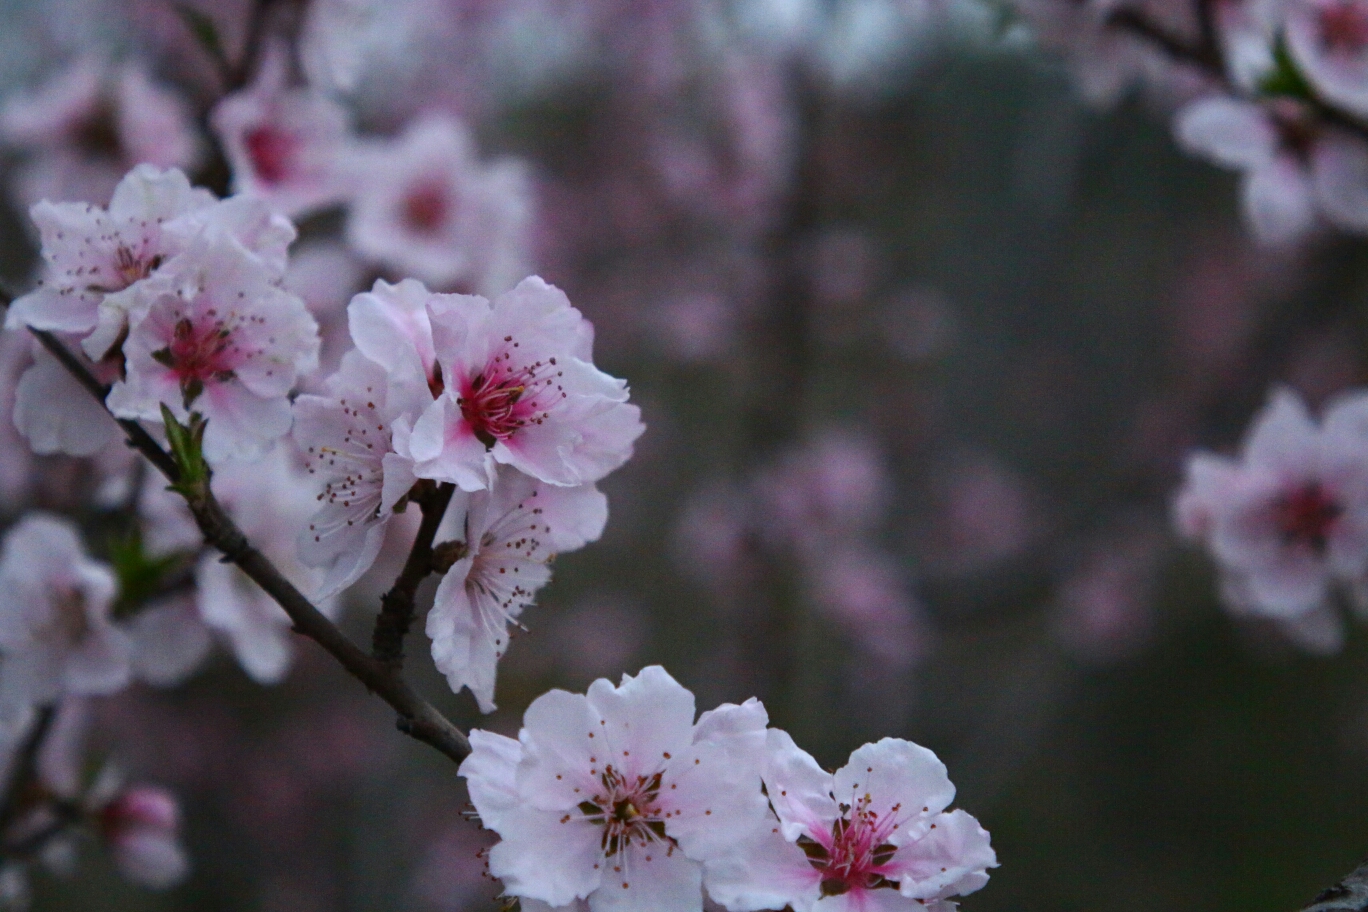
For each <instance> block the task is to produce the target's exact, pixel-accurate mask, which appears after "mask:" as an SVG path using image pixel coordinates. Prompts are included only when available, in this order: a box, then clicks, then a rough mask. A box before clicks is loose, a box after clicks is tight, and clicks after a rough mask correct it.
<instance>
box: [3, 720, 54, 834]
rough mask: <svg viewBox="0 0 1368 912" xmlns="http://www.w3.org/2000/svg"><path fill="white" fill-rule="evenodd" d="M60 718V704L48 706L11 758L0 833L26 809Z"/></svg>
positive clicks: (30, 727)
mask: <svg viewBox="0 0 1368 912" xmlns="http://www.w3.org/2000/svg"><path fill="white" fill-rule="evenodd" d="M56 718H57V707H56V706H44V707H42V708H40V709H39V710H38V715H37V717H36V718H35V719H34V720H33V723H32V724H31V725H30V726H29V730H28V731H27V732H26V733H25V734H24V740H23V742H22V743H21V744H20V745H19V748H18V750H16V751H15V752H14V758H13V759H12V760H11V761H10V771H9V780H8V781H7V782H6V783H5V792H4V796H3V798H0V833H3V832H4V831H5V830H6V829H8V828H9V827H10V825H11V824H13V823H14V822H15V820H17V819H18V818H19V815H20V813H22V812H23V811H24V809H25V808H24V804H25V798H26V797H27V796H28V793H29V791H30V790H31V789H32V788H33V784H34V782H35V781H36V780H37V779H38V754H39V752H41V751H42V749H43V742H44V741H45V740H47V736H48V732H50V731H52V723H53V721H54V720H55V719H56Z"/></svg>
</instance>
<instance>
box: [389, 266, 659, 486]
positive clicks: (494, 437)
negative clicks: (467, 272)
mask: <svg viewBox="0 0 1368 912" xmlns="http://www.w3.org/2000/svg"><path fill="white" fill-rule="evenodd" d="M428 315H429V317H430V319H431V324H432V338H433V343H434V347H435V350H436V357H437V363H438V365H439V366H440V367H441V382H442V391H441V394H440V395H439V396H438V397H437V400H436V401H435V402H434V403H433V404H432V405H431V406H430V407H429V408H428V409H427V410H426V411H425V412H424V413H423V415H422V417H421V418H419V419H418V421H417V422H416V423H415V424H414V426H413V433H412V435H411V437H410V438H409V441H408V451H409V455H410V456H411V457H412V458H413V460H414V463H415V469H414V470H415V472H416V474H417V475H418V476H419V477H420V478H434V479H437V480H439V481H450V482H454V483H455V484H457V485H458V486H460V487H461V488H462V489H464V490H467V491H477V490H480V489H481V488H485V487H488V486H489V485H490V483H491V482H492V480H493V472H494V466H495V464H496V463H501V464H504V465H509V466H512V467H513V468H515V469H517V470H518V471H520V472H524V473H526V474H528V475H531V476H532V477H533V478H536V479H538V480H540V481H544V482H547V483H548V484H555V485H567V486H575V485H582V484H591V483H593V482H595V481H598V480H599V479H600V478H602V477H603V476H605V475H607V474H608V473H609V472H611V471H613V470H614V469H616V468H617V467H618V466H620V465H622V464H623V463H624V462H626V461H627V459H628V458H629V457H630V456H631V455H632V443H633V442H634V441H635V440H636V438H637V437H638V436H639V435H640V434H641V432H642V431H643V430H644V429H645V427H644V425H642V423H641V418H640V414H641V412H640V409H638V408H637V407H636V406H634V405H629V404H628V402H627V384H626V383H625V382H624V381H622V380H618V379H615V378H613V377H610V376H608V375H607V374H605V373H603V372H602V371H600V370H599V369H598V368H596V367H595V366H594V365H593V362H592V358H593V328H592V327H591V326H590V324H589V322H588V321H587V320H585V319H584V317H583V316H581V314H580V312H579V311H578V310H576V309H575V308H574V307H572V306H571V304H570V301H569V300H567V299H566V297H565V294H564V293H563V292H562V291H561V290H560V289H558V288H555V287H554V286H551V285H548V284H546V283H545V282H543V281H542V280H541V279H539V278H536V277H532V278H529V279H524V280H523V281H522V282H520V283H519V284H518V286H517V287H516V288H514V289H513V290H512V291H510V292H508V293H506V294H503V295H500V296H499V297H497V298H495V299H494V301H493V302H490V301H488V300H486V299H484V298H481V297H478V296H475V295H433V296H432V299H431V301H430V302H429V304H428Z"/></svg>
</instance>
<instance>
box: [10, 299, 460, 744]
mask: <svg viewBox="0 0 1368 912" xmlns="http://www.w3.org/2000/svg"><path fill="white" fill-rule="evenodd" d="M9 302H10V296H9V295H8V294H7V293H5V292H3V291H0V304H3V305H8V304H9ZM30 331H31V332H33V334H34V335H35V336H36V337H38V340H39V341H40V342H42V343H43V346H44V347H45V348H47V349H48V350H49V351H51V352H52V353H53V355H54V356H56V357H57V360H58V361H60V362H61V363H62V365H63V366H64V367H65V368H66V369H67V370H68V371H69V372H71V374H72V375H73V376H74V377H76V379H77V380H79V381H80V383H81V385H82V386H84V387H85V388H86V389H87V390H88V391H89V392H90V394H91V395H92V396H94V397H95V398H96V399H98V400H99V401H100V403H101V404H102V405H103V404H104V399H105V396H106V395H107V394H108V392H109V390H108V388H107V387H106V386H105V385H104V384H102V383H100V381H99V380H97V379H96V378H95V376H94V375H93V374H91V373H90V371H89V370H88V369H87V368H86V366H85V365H84V364H82V363H81V361H80V359H79V358H77V357H76V356H75V355H74V354H72V353H71V352H70V351H69V350H68V349H67V348H66V346H65V345H63V344H62V342H61V340H59V339H57V338H56V337H55V336H53V335H52V334H51V333H44V332H41V331H37V330H30ZM115 420H117V421H118V423H119V426H120V427H121V428H123V430H124V432H125V433H126V434H127V435H128V437H127V440H128V445H129V446H131V447H133V448H134V449H136V450H137V451H138V452H140V453H142V454H143V455H144V456H146V457H147V459H148V460H149V461H150V462H151V463H152V464H153V465H154V466H156V467H157V469H158V471H160V472H161V473H162V475H164V476H165V477H166V480H167V481H169V482H171V483H172V484H173V485H177V486H178V490H179V491H180V493H181V494H182V495H183V496H184V497H185V502H186V505H187V506H189V508H190V512H191V514H192V515H193V516H194V517H195V523H196V524H197V525H198V526H199V529H200V532H201V533H202V534H203V535H204V540H205V541H206V542H208V543H209V544H210V545H212V546H214V547H215V548H217V549H218V550H219V551H221V552H222V553H223V560H224V561H225V562H227V563H232V564H236V565H237V566H238V568H239V569H241V570H242V572H243V573H246V574H247V576H248V577H250V578H251V579H252V581H253V582H255V583H256V584H257V585H258V586H260V587H261V588H262V589H263V590H264V591H265V592H266V594H267V595H269V596H271V598H273V599H275V601H276V603H277V604H279V605H280V607H281V608H283V609H285V613H286V614H288V615H289V616H290V620H291V621H292V622H293V623H294V629H295V632H296V633H300V634H303V635H304V636H306V637H308V638H309V639H311V640H313V641H314V642H316V643H318V645H320V646H322V647H323V648H324V649H325V650H327V651H328V652H329V653H330V654H331V655H332V656H333V658H335V659H336V660H337V661H338V663H339V664H341V665H342V667H343V668H345V669H346V670H347V672H348V673H349V674H351V676H352V677H354V678H356V679H357V680H359V681H360V682H361V683H363V684H365V685H366V687H367V688H368V689H369V690H370V691H371V692H372V693H375V694H378V695H379V696H380V698H381V699H383V700H384V701H385V702H386V703H388V704H389V705H390V706H391V707H393V709H394V710H395V712H397V713H398V714H399V718H398V720H397V724H398V727H399V730H400V731H402V732H404V733H405V734H408V735H410V736H412V737H414V738H416V739H417V740H419V741H422V742H424V743H426V744H429V745H431V746H432V747H435V748H436V749H437V750H439V751H441V752H442V753H444V754H446V755H447V756H448V757H450V758H451V759H452V760H454V761H456V762H458V763H459V762H460V761H462V760H464V759H465V758H466V756H467V755H468V754H469V753H470V742H469V740H467V738H466V736H465V734H464V733H463V732H462V731H461V730H460V729H458V728H456V726H454V725H452V724H451V722H450V721H449V720H448V719H447V718H446V717H445V716H443V715H442V714H441V713H440V712H438V711H437V709H436V707H434V706H432V704H430V703H428V702H427V701H426V700H424V699H423V698H422V697H421V696H419V695H418V693H417V692H416V691H414V690H413V688H412V687H411V686H409V684H408V682H407V681H405V680H404V679H403V677H402V676H401V675H400V674H399V672H398V670H397V669H396V668H393V667H391V666H390V665H388V664H386V663H384V662H381V661H379V660H377V659H374V658H372V657H371V656H369V655H367V654H366V653H365V651H363V650H362V649H361V648H360V647H359V646H357V645H356V644H355V643H353V642H352V641H351V640H350V639H349V638H348V637H347V636H346V634H344V633H343V632H342V631H341V630H339V629H338V628H337V626H336V625H335V624H333V622H332V621H330V620H328V619H327V618H326V617H325V616H324V615H323V614H322V613H321V612H320V611H319V610H318V609H317V608H316V607H315V606H314V604H313V603H312V602H310V601H309V599H308V598H306V597H305V596H304V594H303V593H301V592H300V591H299V590H298V589H297V588H295V586H294V584H293V583H291V582H290V581H289V580H287V579H286V578H285V577H284V576H283V575H282V574H281V572H280V570H279V569H277V568H276V566H275V564H273V563H271V561H270V560H269V559H267V558H266V556H265V555H263V554H262V553H261V552H260V551H258V550H256V548H254V547H252V544H251V542H249V541H248V540H247V536H246V535H244V534H243V532H242V530H241V529H239V528H238V527H237V524H236V523H234V522H233V520H232V518H231V517H230V516H229V515H228V513H227V511H226V510H224V509H223V505H222V504H220V503H219V502H218V499H217V498H215V497H214V493H213V491H212V490H211V489H210V486H209V479H208V478H204V479H202V480H199V481H188V480H185V479H183V478H182V477H181V471H180V468H179V467H178V466H177V465H176V462H175V460H173V459H172V457H171V455H170V454H169V453H167V452H166V450H164V449H162V447H161V444H159V443H157V441H156V440H155V439H153V437H152V436H151V435H150V434H149V433H147V431H146V429H144V428H143V427H142V425H140V424H139V423H138V422H136V421H129V420H126V419H115ZM448 496H449V495H448ZM434 531H435V530H434Z"/></svg>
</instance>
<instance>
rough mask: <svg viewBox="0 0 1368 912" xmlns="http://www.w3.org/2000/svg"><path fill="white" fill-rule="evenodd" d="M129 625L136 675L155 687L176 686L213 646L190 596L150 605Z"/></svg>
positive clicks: (207, 630) (131, 620) (202, 659)
mask: <svg viewBox="0 0 1368 912" xmlns="http://www.w3.org/2000/svg"><path fill="white" fill-rule="evenodd" d="M126 624H127V627H128V633H129V636H130V637H131V638H132V641H133V653H132V663H133V674H134V676H135V677H137V678H138V679H140V680H143V681H146V682H147V683H149V684H151V685H153V686H154V687H173V686H175V685H177V684H179V683H180V682H181V681H183V680H185V679H186V678H187V677H188V676H189V675H190V674H191V673H192V672H193V671H194V670H195V669H196V668H198V667H199V665H200V663H201V662H203V661H204V659H205V657H206V656H208V655H209V649H210V647H211V646H212V645H213V639H212V638H211V637H210V634H209V628H208V627H206V626H205V625H204V622H203V621H202V620H200V616H199V612H198V611H197V610H196V609H195V604H194V601H193V600H192V599H190V598H180V599H175V600H171V601H166V602H162V603H160V604H156V605H152V606H149V607H148V608H146V609H144V610H142V611H139V612H138V613H137V614H136V615H134V616H133V617H132V618H131V619H130V620H128V621H127V622H126Z"/></svg>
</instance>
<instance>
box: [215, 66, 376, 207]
mask: <svg viewBox="0 0 1368 912" xmlns="http://www.w3.org/2000/svg"><path fill="white" fill-rule="evenodd" d="M288 64H289V60H288V54H287V52H286V51H285V49H284V48H282V47H273V48H272V49H271V50H270V51H268V53H267V54H266V57H265V60H264V61H263V62H262V66H261V70H260V72H259V73H258V75H257V78H256V81H255V82H253V84H252V86H251V87H250V88H249V89H246V90H244V91H241V92H237V93H234V94H232V95H229V96H227V97H226V98H224V99H223V100H222V101H220V102H219V103H218V105H217V106H216V107H215V108H214V112H213V114H212V116H211V117H210V121H211V123H212V124H213V127H214V132H216V133H217V134H218V136H219V139H220V140H221V141H222V142H223V148H224V152H225V153H226V154H227V156H228V161H229V163H230V164H231V165H232V167H233V189H234V191H235V192H238V193H246V194H249V195H252V196H256V197H260V198H261V199H264V200H266V201H267V202H269V203H270V204H271V205H272V206H273V207H275V208H276V209H277V210H279V211H281V212H284V213H285V214H286V215H290V216H298V215H301V214H303V213H307V212H310V211H313V210H317V209H320V208H322V207H324V206H327V205H330V204H332V203H337V202H341V201H342V200H343V199H345V197H346V196H347V193H348V189H349V188H348V186H347V182H346V181H345V180H344V178H343V174H342V164H343V161H344V158H345V156H346V153H347V151H348V149H349V146H350V140H351V134H350V129H349V125H348V119H347V114H346V111H345V110H343V108H342V107H341V106H340V105H338V104H337V103H336V102H334V101H332V100H331V99H330V98H328V97H327V96H326V95H323V94H321V93H319V92H315V91H313V90H311V89H306V88H289V87H288V86H287V85H286V79H287V76H288V74H287V67H288Z"/></svg>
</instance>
